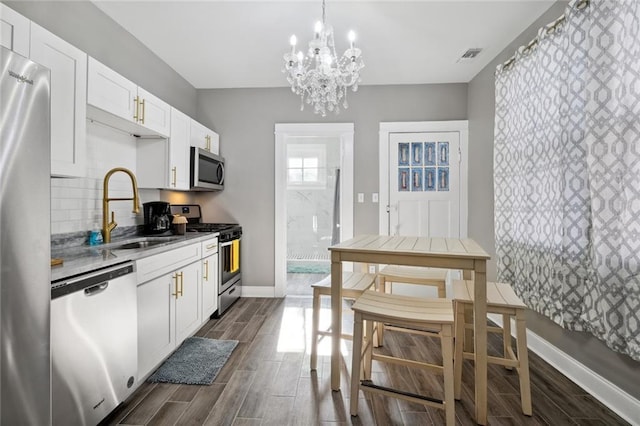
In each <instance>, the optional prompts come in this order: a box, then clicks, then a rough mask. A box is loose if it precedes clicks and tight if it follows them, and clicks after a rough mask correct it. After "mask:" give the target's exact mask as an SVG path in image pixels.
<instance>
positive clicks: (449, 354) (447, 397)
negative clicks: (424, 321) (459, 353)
mask: <svg viewBox="0 0 640 426" xmlns="http://www.w3.org/2000/svg"><path fill="white" fill-rule="evenodd" d="M441 340H442V367H443V377H444V409H445V415H446V419H447V424H448V425H455V423H456V412H455V408H456V407H455V399H454V379H453V365H454V363H453V336H452V330H451V326H450V325H445V326H443V327H442V333H441Z"/></svg>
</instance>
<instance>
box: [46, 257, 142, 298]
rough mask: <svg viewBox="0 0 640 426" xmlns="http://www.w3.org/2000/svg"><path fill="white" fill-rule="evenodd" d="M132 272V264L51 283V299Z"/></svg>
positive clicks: (107, 268)
mask: <svg viewBox="0 0 640 426" xmlns="http://www.w3.org/2000/svg"><path fill="white" fill-rule="evenodd" d="M132 272H134V268H133V263H130V262H128V263H125V264H120V265H114V266H108V267H106V268H101V269H98V270H95V271H93V272H89V273H86V274H82V275H81V276H78V277H71V278H65V279H63V280H60V281H54V282H53V283H51V299H52V300H53V299H56V298H58V297H61V296H64V295H66V294H70V293H74V292H76V291H80V290H83V289H86V288H89V287H93V286H97V285H100V284H102V283H105V282H108V281H111V280H114V279H116V278H119V277H122V276H124V275H127V274H130V273H132Z"/></svg>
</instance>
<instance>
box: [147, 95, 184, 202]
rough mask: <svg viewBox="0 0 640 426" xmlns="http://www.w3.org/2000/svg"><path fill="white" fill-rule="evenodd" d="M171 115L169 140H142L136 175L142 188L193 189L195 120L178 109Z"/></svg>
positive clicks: (173, 109) (172, 110) (173, 110)
mask: <svg viewBox="0 0 640 426" xmlns="http://www.w3.org/2000/svg"><path fill="white" fill-rule="evenodd" d="M147 99H148V98H147ZM149 105H152V104H149ZM170 111H171V113H170V116H169V117H170V121H171V123H170V124H171V125H170V128H171V132H170V137H169V139H168V140H166V139H140V140H138V145H137V149H138V152H137V163H136V164H137V165H136V170H137V173H136V175H137V177H138V187H140V188H159V189H175V190H181V191H186V190H189V188H190V182H189V177H190V173H189V135H190V134H191V118H189V116H187V115H186V114H183V113H182V112H180V111H178V110H177V109H175V108H171V109H170Z"/></svg>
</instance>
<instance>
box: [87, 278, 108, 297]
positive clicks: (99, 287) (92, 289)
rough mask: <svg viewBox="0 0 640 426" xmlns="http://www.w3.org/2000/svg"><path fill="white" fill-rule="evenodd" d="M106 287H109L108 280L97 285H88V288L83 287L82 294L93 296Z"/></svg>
mask: <svg viewBox="0 0 640 426" xmlns="http://www.w3.org/2000/svg"><path fill="white" fill-rule="evenodd" d="M107 287H109V282H108V281H105V282H103V283H100V284H98V285H94V286H93V287H89V288H85V289H84V295H85V296H94V295H96V294H98V293H102V292H103V291H105V290H106V289H107Z"/></svg>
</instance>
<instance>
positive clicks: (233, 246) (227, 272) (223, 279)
mask: <svg viewBox="0 0 640 426" xmlns="http://www.w3.org/2000/svg"><path fill="white" fill-rule="evenodd" d="M241 241H242V240H241V239H240V238H237V239H234V240H231V241H227V242H224V243H221V244H220V246H219V247H220V248H219V256H220V288H219V290H218V291H219V293H223V292H224V291H225V290H227V288H229V286H231V285H232V284H233V282H234V281H235V280H234V279H233V278H234V277H236V276H238V275H240V243H241Z"/></svg>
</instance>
